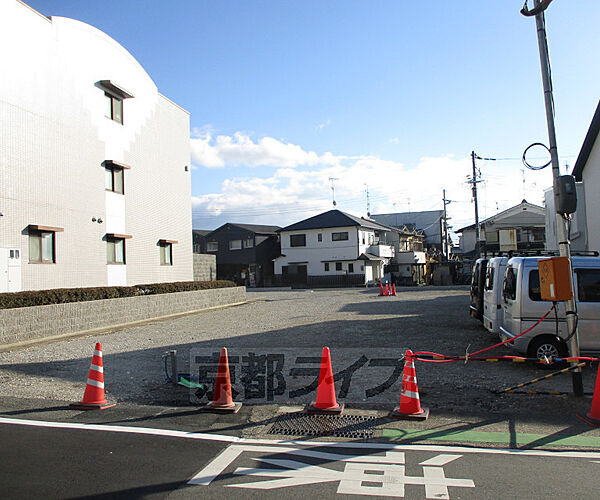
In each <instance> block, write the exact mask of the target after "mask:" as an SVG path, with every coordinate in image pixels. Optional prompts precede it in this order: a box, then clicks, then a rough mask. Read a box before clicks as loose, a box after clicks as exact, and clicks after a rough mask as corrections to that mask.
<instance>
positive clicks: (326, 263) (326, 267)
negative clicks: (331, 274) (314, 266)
mask: <svg viewBox="0 0 600 500" xmlns="http://www.w3.org/2000/svg"><path fill="white" fill-rule="evenodd" d="M325 271H329V262H325Z"/></svg>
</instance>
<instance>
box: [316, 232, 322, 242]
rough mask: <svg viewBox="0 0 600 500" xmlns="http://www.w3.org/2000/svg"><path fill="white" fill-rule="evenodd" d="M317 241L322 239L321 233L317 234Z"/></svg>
mask: <svg viewBox="0 0 600 500" xmlns="http://www.w3.org/2000/svg"><path fill="white" fill-rule="evenodd" d="M317 241H318V242H321V241H323V235H322V234H321V233H319V234H317Z"/></svg>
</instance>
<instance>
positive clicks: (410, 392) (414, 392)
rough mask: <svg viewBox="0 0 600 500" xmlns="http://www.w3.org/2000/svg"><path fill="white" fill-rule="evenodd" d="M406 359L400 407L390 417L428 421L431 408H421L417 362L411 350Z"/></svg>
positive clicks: (408, 351)
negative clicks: (416, 369)
mask: <svg viewBox="0 0 600 500" xmlns="http://www.w3.org/2000/svg"><path fill="white" fill-rule="evenodd" d="M404 358H405V359H406V361H405V362H404V373H403V374H402V393H401V395H400V406H398V407H397V408H395V409H394V411H393V412H392V413H391V415H390V416H391V417H395V418H401V419H405V420H427V417H428V416H429V408H421V400H420V399H419V388H418V387H417V373H416V371H415V360H414V357H413V353H412V351H411V350H410V349H408V350H407V351H406V354H405V355H404Z"/></svg>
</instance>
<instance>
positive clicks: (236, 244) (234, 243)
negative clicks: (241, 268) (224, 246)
mask: <svg viewBox="0 0 600 500" xmlns="http://www.w3.org/2000/svg"><path fill="white" fill-rule="evenodd" d="M241 249H242V240H229V250H241Z"/></svg>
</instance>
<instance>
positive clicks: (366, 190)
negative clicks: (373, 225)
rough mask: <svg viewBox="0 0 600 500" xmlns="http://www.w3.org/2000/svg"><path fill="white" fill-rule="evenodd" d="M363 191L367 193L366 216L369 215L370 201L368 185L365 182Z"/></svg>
mask: <svg viewBox="0 0 600 500" xmlns="http://www.w3.org/2000/svg"><path fill="white" fill-rule="evenodd" d="M365 192H366V193H367V217H371V203H370V202H369V185H368V184H367V183H365Z"/></svg>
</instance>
